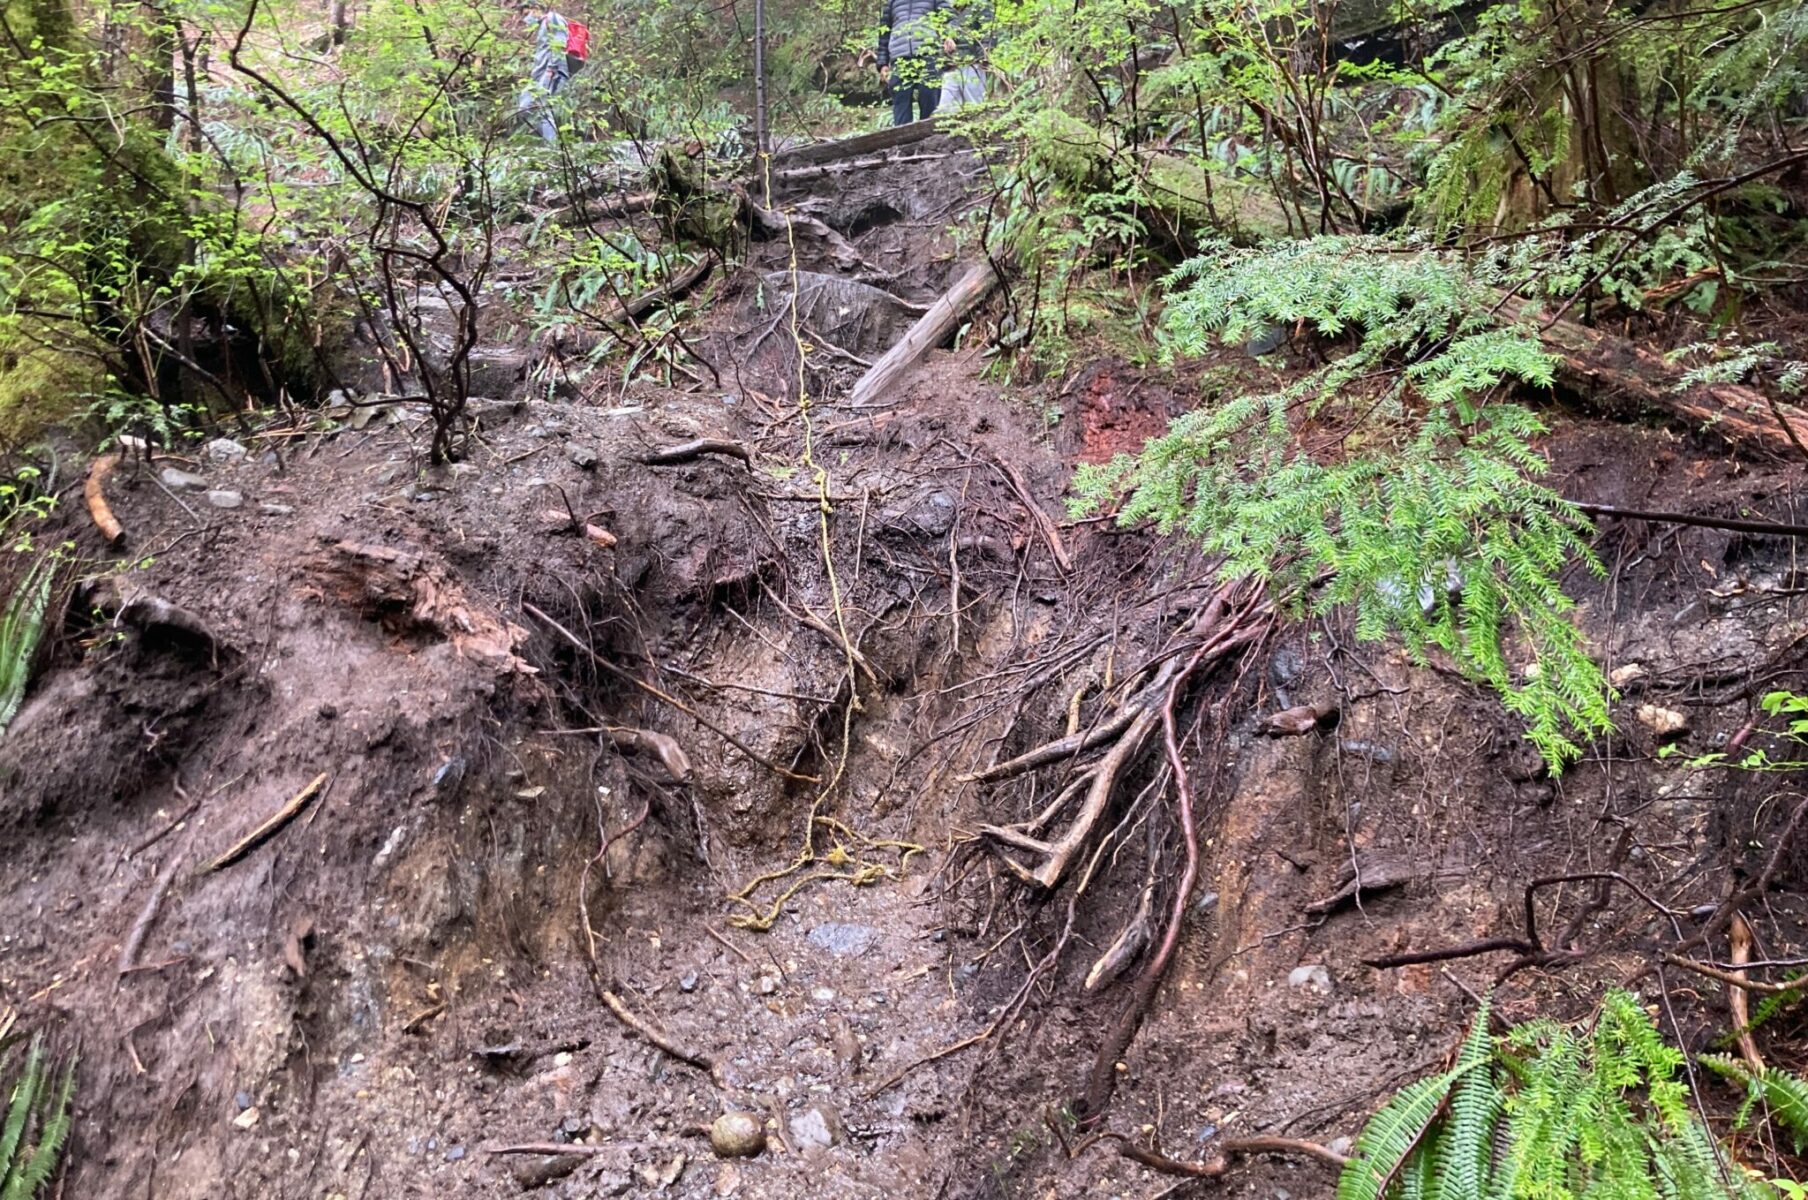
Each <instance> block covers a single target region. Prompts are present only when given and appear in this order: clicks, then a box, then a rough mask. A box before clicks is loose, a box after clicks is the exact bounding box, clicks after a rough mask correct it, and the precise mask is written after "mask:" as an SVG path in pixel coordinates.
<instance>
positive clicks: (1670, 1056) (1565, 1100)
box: [1337, 991, 1800, 1200]
mask: <svg viewBox="0 0 1808 1200" xmlns="http://www.w3.org/2000/svg"><path fill="white" fill-rule="evenodd" d="M1490 1014H1491V1010H1490V1007H1489V1006H1488V1005H1486V1004H1484V1005H1483V1006H1482V1008H1481V1011H1480V1012H1479V1013H1478V1015H1477V1016H1476V1019H1475V1024H1474V1026H1473V1028H1472V1029H1471V1031H1470V1034H1469V1037H1468V1039H1467V1040H1466V1041H1465V1042H1464V1043H1463V1047H1462V1050H1461V1052H1460V1053H1459V1054H1458V1055H1457V1059H1456V1063H1455V1065H1454V1066H1452V1068H1451V1069H1450V1070H1449V1071H1446V1072H1443V1073H1442V1074H1439V1075H1434V1076H1431V1077H1429V1078H1426V1079H1422V1080H1420V1081H1418V1082H1417V1083H1414V1084H1411V1085H1409V1086H1407V1087H1405V1088H1403V1089H1401V1090H1400V1091H1399V1092H1398V1093H1396V1094H1395V1096H1394V1097H1393V1099H1391V1100H1389V1101H1388V1103H1387V1104H1386V1105H1385V1106H1383V1107H1382V1109H1381V1110H1380V1111H1379V1112H1377V1113H1376V1114H1375V1115H1374V1116H1373V1117H1372V1118H1370V1120H1369V1122H1368V1124H1367V1126H1366V1127H1365V1128H1364V1129H1363V1131H1362V1135H1361V1137H1360V1138H1358V1139H1357V1142H1356V1147H1355V1151H1354V1153H1353V1154H1352V1156H1351V1161H1350V1163H1349V1165H1348V1166H1347V1167H1345V1168H1344V1171H1343V1174H1342V1176H1341V1178H1340V1179H1339V1180H1338V1185H1337V1200H1381V1198H1382V1197H1400V1198H1402V1200H1405V1198H1412V1200H1420V1198H1429V1197H1440V1198H1442V1197H1449V1198H1450V1200H1458V1198H1461V1200H1482V1198H1492V1197H1499V1198H1500V1200H1569V1198H1571V1197H1575V1198H1581V1197H1602V1198H1603V1200H1605V1198H1606V1197H1613V1198H1614V1200H1660V1198H1662V1200H1681V1198H1694V1197H1701V1198H1704V1200H1705V1198H1708V1197H1715V1198H1723V1197H1760V1196H1771V1195H1774V1194H1775V1193H1774V1192H1773V1191H1772V1189H1771V1188H1769V1187H1768V1186H1766V1185H1765V1184H1763V1183H1762V1182H1760V1181H1759V1180H1756V1179H1753V1178H1752V1177H1750V1176H1749V1175H1748V1174H1747V1173H1746V1171H1745V1170H1744V1169H1743V1168H1742V1167H1740V1166H1739V1165H1737V1164H1736V1163H1735V1162H1733V1161H1732V1160H1731V1159H1730V1158H1729V1157H1728V1156H1727V1155H1726V1154H1725V1152H1724V1151H1723V1150H1722V1149H1721V1148H1720V1147H1719V1146H1718V1145H1717V1144H1716V1142H1715V1140H1714V1137H1713V1135H1712V1134H1711V1133H1710V1132H1709V1131H1708V1130H1707V1128H1706V1127H1705V1126H1704V1125H1703V1124H1702V1121H1701V1117H1700V1115H1699V1114H1698V1112H1697V1111H1696V1109H1695V1107H1694V1102H1693V1100H1692V1097H1691V1094H1690V1088H1689V1085H1688V1083H1687V1081H1686V1079H1685V1078H1684V1077H1683V1067H1684V1058H1683V1055H1682V1053H1681V1052H1680V1051H1679V1050H1677V1049H1676V1048H1675V1047H1673V1046H1671V1045H1670V1044H1668V1043H1667V1042H1666V1041H1665V1040H1664V1038H1663V1036H1662V1035H1661V1034H1660V1033H1659V1032H1658V1030H1657V1026H1656V1024H1655V1023H1654V1022H1653V1020H1652V1017H1651V1015H1650V1014H1649V1013H1647V1012H1646V1011H1645V1009H1644V1008H1642V1007H1641V1006H1640V1004H1639V1002H1638V1000H1637V998H1636V997H1634V996H1632V995H1631V994H1630V993H1628V992H1622V991H1611V992H1608V993H1607V995H1606V997H1605V998H1604V1000H1603V1001H1602V1004H1601V1009H1600V1012H1599V1013H1598V1014H1597V1015H1596V1017H1595V1019H1594V1021H1593V1027H1592V1029H1583V1030H1576V1029H1571V1028H1569V1027H1567V1026H1564V1025H1560V1024H1558V1023H1556V1022H1554V1021H1548V1020H1537V1021H1531V1022H1527V1023H1525V1024H1522V1025H1518V1026H1515V1027H1514V1028H1513V1029H1512V1031H1511V1032H1509V1033H1508V1034H1507V1035H1506V1036H1504V1037H1500V1038H1496V1037H1495V1036H1494V1035H1493V1034H1492V1032H1491V1031H1490V1028H1489V1020H1490ZM1796 1082H1797V1083H1798V1084H1799V1082H1800V1081H1796Z"/></svg>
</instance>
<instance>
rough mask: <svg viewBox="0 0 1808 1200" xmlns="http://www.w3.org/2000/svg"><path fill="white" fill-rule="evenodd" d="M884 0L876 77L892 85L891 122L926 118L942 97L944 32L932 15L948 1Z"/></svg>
mask: <svg viewBox="0 0 1808 1200" xmlns="http://www.w3.org/2000/svg"><path fill="white" fill-rule="evenodd" d="M884 3H885V8H884V11H883V12H882V13H881V14H880V17H879V78H880V80H881V81H882V82H884V83H885V84H887V85H888V86H889V87H890V88H891V120H892V124H894V125H908V124H910V122H911V121H912V120H923V121H926V120H928V119H929V118H930V117H932V116H934V115H935V105H936V102H937V101H938V100H940V99H941V96H942V60H941V43H942V39H943V38H944V37H945V36H946V35H945V33H944V31H943V30H942V29H941V28H940V27H939V24H938V21H937V19H936V17H935V14H936V13H938V12H942V11H944V10H945V9H946V8H947V7H948V0H884ZM913 110H914V111H915V113H916V115H915V116H914V117H913V116H912V115H911V113H912V111H913Z"/></svg>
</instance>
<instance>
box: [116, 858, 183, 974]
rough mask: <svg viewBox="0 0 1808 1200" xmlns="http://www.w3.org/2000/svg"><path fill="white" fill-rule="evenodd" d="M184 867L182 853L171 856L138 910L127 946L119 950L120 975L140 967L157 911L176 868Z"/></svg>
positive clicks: (128, 932) (127, 938)
mask: <svg viewBox="0 0 1808 1200" xmlns="http://www.w3.org/2000/svg"><path fill="white" fill-rule="evenodd" d="M181 865H182V855H181V854H180V853H176V854H172V855H170V860H169V863H168V864H167V865H166V866H165V867H164V868H163V870H162V871H159V872H158V873H157V878H156V880H155V881H154V882H153V883H152V884H151V894H150V896H149V897H147V898H146V900H145V902H144V907H143V908H141V909H139V910H138V919H137V920H135V921H133V922H132V928H131V929H130V930H128V931H127V933H126V940H125V944H124V945H123V946H121V947H120V950H119V973H120V974H121V975H130V974H131V973H132V972H133V971H134V970H136V969H137V967H138V952H139V950H141V949H142V948H143V947H144V938H145V935H146V934H147V933H149V932H150V931H151V924H152V922H154V921H156V919H157V910H158V909H160V908H162V907H163V897H164V894H165V893H167V892H168V891H169V886H170V881H171V880H172V879H174V878H175V877H176V868H177V867H179V866H181Z"/></svg>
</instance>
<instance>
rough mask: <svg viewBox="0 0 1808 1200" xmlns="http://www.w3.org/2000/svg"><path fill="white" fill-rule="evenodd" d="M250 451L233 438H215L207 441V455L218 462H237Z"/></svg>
mask: <svg viewBox="0 0 1808 1200" xmlns="http://www.w3.org/2000/svg"><path fill="white" fill-rule="evenodd" d="M247 453H249V451H247V450H246V449H245V448H244V447H243V446H241V445H239V444H238V443H237V442H235V441H233V440H232V439H231V438H215V439H214V440H213V441H211V442H209V443H207V457H208V458H209V459H210V460H211V461H213V462H217V463H224V462H237V461H238V460H239V459H241V458H243V457H245V455H246V454H247Z"/></svg>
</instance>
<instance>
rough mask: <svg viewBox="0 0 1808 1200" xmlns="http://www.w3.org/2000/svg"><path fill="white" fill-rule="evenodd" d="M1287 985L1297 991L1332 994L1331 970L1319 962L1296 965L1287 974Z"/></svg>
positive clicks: (1323, 994) (1322, 994) (1324, 994)
mask: <svg viewBox="0 0 1808 1200" xmlns="http://www.w3.org/2000/svg"><path fill="white" fill-rule="evenodd" d="M1287 986H1288V987H1290V988H1292V989H1294V990H1295V991H1314V992H1317V993H1318V994H1319V995H1321V996H1328V995H1330V994H1331V972H1329V971H1327V970H1326V969H1325V968H1324V966H1323V965H1322V964H1319V963H1308V964H1306V965H1305V966H1303V967H1295V968H1293V970H1292V971H1291V972H1290V973H1289V974H1288V976H1287Z"/></svg>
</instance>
